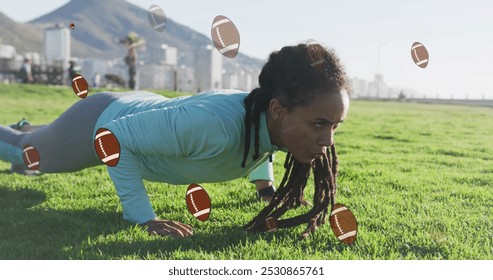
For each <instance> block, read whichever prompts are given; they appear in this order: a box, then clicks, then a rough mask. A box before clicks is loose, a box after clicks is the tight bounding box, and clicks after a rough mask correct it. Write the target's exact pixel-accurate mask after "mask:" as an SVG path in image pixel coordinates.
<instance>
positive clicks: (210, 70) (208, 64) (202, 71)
mask: <svg viewBox="0 0 493 280" xmlns="http://www.w3.org/2000/svg"><path fill="white" fill-rule="evenodd" d="M194 58H195V59H194V71H195V86H196V88H197V89H196V91H197V92H203V91H209V90H211V89H217V88H222V87H223V55H222V54H221V53H220V52H218V51H217V50H216V49H215V48H214V47H213V46H212V45H207V46H206V47H200V48H196V49H195V52H194Z"/></svg>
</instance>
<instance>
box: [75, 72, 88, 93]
mask: <svg viewBox="0 0 493 280" xmlns="http://www.w3.org/2000/svg"><path fill="white" fill-rule="evenodd" d="M72 89H73V90H74V93H75V95H77V96H78V97H80V98H86V96H87V93H88V92H89V84H87V81H86V79H84V77H82V76H81V75H79V74H75V75H74V76H73V77H72Z"/></svg>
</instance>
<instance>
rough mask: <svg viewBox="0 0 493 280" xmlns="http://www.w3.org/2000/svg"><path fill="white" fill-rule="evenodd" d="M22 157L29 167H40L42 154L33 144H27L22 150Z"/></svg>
mask: <svg viewBox="0 0 493 280" xmlns="http://www.w3.org/2000/svg"><path fill="white" fill-rule="evenodd" d="M22 159H23V160H24V164H25V165H26V166H27V168H29V169H31V170H38V169H39V162H40V156H39V152H38V150H36V148H34V147H33V146H31V145H25V146H24V149H23V150H22Z"/></svg>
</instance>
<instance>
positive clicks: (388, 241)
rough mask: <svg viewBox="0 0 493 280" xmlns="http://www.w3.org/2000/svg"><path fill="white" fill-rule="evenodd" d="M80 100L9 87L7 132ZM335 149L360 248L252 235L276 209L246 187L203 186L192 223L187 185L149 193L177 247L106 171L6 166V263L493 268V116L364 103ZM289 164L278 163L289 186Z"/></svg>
mask: <svg viewBox="0 0 493 280" xmlns="http://www.w3.org/2000/svg"><path fill="white" fill-rule="evenodd" d="M163 94H165V95H176V94H173V93H163ZM77 101H78V98H77V97H76V96H75V94H74V93H73V92H72V89H71V88H68V87H47V86H35V85H0V124H1V125H6V124H10V123H14V122H17V121H18V120H19V119H20V118H22V117H26V118H28V119H29V120H30V121H31V122H33V124H44V123H48V122H51V121H52V120H54V119H55V118H56V117H57V116H58V115H59V114H60V113H62V112H63V111H64V110H65V109H67V108H68V107H69V106H70V105H71V104H74V103H75V102H77ZM335 141H336V143H337V147H338V155H339V162H340V164H339V170H340V174H339V177H338V185H339V191H338V202H340V203H343V204H345V205H346V206H348V207H349V208H350V209H351V210H352V211H353V213H354V214H355V215H356V217H357V219H358V224H359V232H358V240H357V243H356V244H355V245H353V246H345V245H343V244H342V243H340V242H339V241H338V240H337V239H336V238H335V236H334V235H333V234H332V230H331V229H330V227H329V225H325V226H323V227H322V228H320V229H319V230H318V231H317V232H316V233H315V234H314V235H313V236H312V237H311V238H309V239H307V240H300V239H299V236H300V234H301V233H302V231H303V230H304V227H302V226H300V227H297V228H293V229H286V230H280V231H277V232H274V233H261V234H252V233H247V232H245V231H244V230H243V229H242V228H241V226H242V225H243V224H245V223H246V222H248V221H249V220H250V219H251V218H253V217H254V215H256V214H257V213H258V212H259V211H260V210H261V209H262V207H263V206H264V205H263V203H260V202H257V201H256V199H255V194H254V186H253V185H251V184H250V183H248V181H247V180H246V179H245V178H240V179H237V180H234V181H229V182H224V183H217V184H202V186H203V187H204V188H205V189H206V190H207V191H208V193H209V196H210V197H211V200H212V213H211V217H210V219H209V220H208V221H206V222H200V221H198V220H196V219H195V218H194V217H193V216H192V215H190V213H189V212H188V210H187V207H186V203H185V192H186V188H187V186H172V185H166V184H161V183H150V182H146V187H147V189H148V193H149V196H150V198H151V200H152V203H153V206H154V209H155V210H156V212H157V214H158V215H160V216H161V217H165V218H168V219H174V220H179V221H182V222H185V223H188V224H191V225H192V226H193V227H194V229H195V231H194V232H195V234H194V236H192V237H190V238H186V239H172V238H163V237H153V236H148V235H147V233H146V232H144V231H143V230H141V229H140V228H138V227H136V226H134V225H133V224H130V223H128V222H125V221H124V220H123V219H122V217H121V213H122V208H121V206H120V204H119V201H118V197H117V195H116V193H115V190H114V188H113V185H112V182H111V180H110V179H109V176H108V175H107V173H106V170H105V168H104V167H96V168H90V169H86V170H83V171H80V172H77V173H72V174H44V175H42V176H39V177H24V176H20V175H11V174H9V167H10V164H9V163H7V162H0V259H198V260H202V259H298V260H305V259H318V260H322V259H323V260H325V259H328V260H334V259H336V260H339V259H364V260H367V259H392V260H393V259H406V260H415V259H420V260H421V259H454V260H455V259H461V260H462V259H472V260H477V259H488V260H491V259H493V210H492V209H493V145H492V144H491V143H493V109H491V108H483V107H462V106H447V105H429V104H411V103H397V102H395V103H394V102H368V101H366V102H365V101H358V100H355V101H353V102H352V104H351V109H350V112H349V114H348V118H347V120H346V121H345V122H344V124H343V125H342V126H341V127H340V128H339V129H338V132H337V134H336V138H335ZM283 161H284V154H282V153H278V154H276V160H275V175H276V179H277V180H280V179H281V177H282V174H283V173H284V170H283V168H282V163H283ZM276 183H279V181H277V182H276ZM312 191H313V185H312V184H310V185H309V186H308V193H311V192H312ZM302 211H307V209H306V208H299V209H296V210H292V212H293V213H291V214H289V215H293V214H296V213H301V212H302ZM288 213H289V212H288Z"/></svg>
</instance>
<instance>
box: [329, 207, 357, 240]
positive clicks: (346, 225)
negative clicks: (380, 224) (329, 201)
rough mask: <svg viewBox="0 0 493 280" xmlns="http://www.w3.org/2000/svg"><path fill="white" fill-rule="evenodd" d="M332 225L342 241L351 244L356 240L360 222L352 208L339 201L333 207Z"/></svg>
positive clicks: (331, 214)
mask: <svg viewBox="0 0 493 280" xmlns="http://www.w3.org/2000/svg"><path fill="white" fill-rule="evenodd" d="M330 227H331V228H332V231H333V232H334V234H335V235H336V237H337V238H338V239H339V240H340V241H341V242H342V243H344V244H347V245H350V244H353V243H354V242H355V241H356V235H357V233H358V222H357V221H356V217H354V214H353V213H352V212H351V210H349V209H348V208H347V207H346V206H344V205H343V204H340V203H337V204H335V205H334V207H333V208H332V212H331V213H330Z"/></svg>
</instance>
